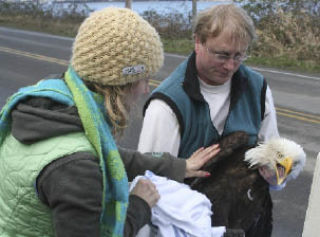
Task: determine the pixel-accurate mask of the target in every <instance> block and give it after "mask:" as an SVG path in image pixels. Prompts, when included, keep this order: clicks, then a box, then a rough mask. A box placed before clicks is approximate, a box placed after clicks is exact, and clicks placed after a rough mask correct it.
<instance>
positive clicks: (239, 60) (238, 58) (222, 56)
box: [203, 44, 250, 63]
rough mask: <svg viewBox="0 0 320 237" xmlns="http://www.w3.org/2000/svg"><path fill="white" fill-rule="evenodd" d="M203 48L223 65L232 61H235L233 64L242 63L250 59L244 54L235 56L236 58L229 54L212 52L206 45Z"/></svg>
mask: <svg viewBox="0 0 320 237" xmlns="http://www.w3.org/2000/svg"><path fill="white" fill-rule="evenodd" d="M203 46H204V47H205V48H206V50H207V53H208V54H210V55H212V56H214V59H215V60H217V61H220V62H221V63H226V62H227V61H229V60H230V59H233V62H236V63H242V62H243V61H245V60H247V59H248V58H249V57H250V56H249V55H247V54H246V53H244V54H240V53H239V54H238V55H235V56H234V57H232V56H231V55H228V53H220V52H216V51H212V50H211V49H209V48H208V47H207V46H206V45H204V44H203Z"/></svg>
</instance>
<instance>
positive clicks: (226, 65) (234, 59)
mask: <svg viewBox="0 0 320 237" xmlns="http://www.w3.org/2000/svg"><path fill="white" fill-rule="evenodd" d="M247 48H248V43H247V42H244V41H240V40H237V39H235V38H234V37H232V36H231V35H230V34H229V33H227V32H225V31H224V32H222V33H221V34H220V35H219V36H218V37H215V38H208V39H207V40H206V42H205V43H201V41H200V39H199V38H198V37H197V36H196V38H195V52H196V67H197V70H198V76H199V77H200V79H201V80H203V81H204V82H206V83H207V84H210V85H222V84H224V83H225V82H227V81H228V80H230V79H231V78H232V76H233V74H234V73H235V72H236V71H237V70H238V68H239V66H240V64H241V61H242V60H243V59H244V58H245V55H246V50H247Z"/></svg>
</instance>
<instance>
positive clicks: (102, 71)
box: [71, 7, 164, 86]
mask: <svg viewBox="0 0 320 237" xmlns="http://www.w3.org/2000/svg"><path fill="white" fill-rule="evenodd" d="M163 59H164V58H163V48H162V43H161V41H160V38H159V35H158V33H157V32H156V30H155V29H154V28H153V27H152V26H151V25H150V24H149V23H148V22H147V21H146V20H144V19H143V18H142V17H140V16H139V15H138V14H137V13H134V12H133V11H131V10H129V9H126V8H115V7H109V8H105V9H103V10H100V11H96V12H94V13H92V14H91V15H90V16H89V17H88V18H87V19H86V20H85V21H84V22H83V23H82V24H81V26H80V28H79V31H78V34H77V36H76V38H75V41H74V43H73V53H72V58H71V65H72V67H73V68H74V70H75V71H76V72H77V73H78V75H79V76H80V77H81V78H82V79H83V80H84V81H89V82H94V83H97V84H100V85H105V86H106V85H112V86H113V85H125V84H127V83H130V82H135V81H138V80H141V79H148V78H150V77H152V76H154V75H155V74H156V73H157V72H158V70H159V69H160V67H161V66H162V64H163Z"/></svg>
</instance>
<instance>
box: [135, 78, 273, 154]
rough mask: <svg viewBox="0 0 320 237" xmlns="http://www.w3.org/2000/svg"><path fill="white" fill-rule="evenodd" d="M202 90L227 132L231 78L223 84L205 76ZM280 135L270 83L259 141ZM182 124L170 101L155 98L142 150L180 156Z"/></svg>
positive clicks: (142, 135) (220, 128) (215, 120)
mask: <svg viewBox="0 0 320 237" xmlns="http://www.w3.org/2000/svg"><path fill="white" fill-rule="evenodd" d="M199 82H200V91H201V94H202V95H203V97H204V99H205V100H206V102H207V103H208V105H209V108H210V117H211V121H212V123H213V125H214V126H215V127H216V129H217V131H218V133H219V134H220V135H221V134H222V132H223V128H224V124H225V121H226V118H227V115H228V111H229V107H230V92H231V81H230V80H229V81H228V82H227V83H225V84H223V85H219V86H212V85H208V84H206V83H205V82H203V81H202V80H199ZM272 137H279V132H278V128H277V119H276V111H275V107H274V103H273V98H272V93H271V90H270V88H269V86H268V87H267V90H266V100H265V114H264V119H263V121H262V124H261V128H260V131H259V134H258V141H259V142H263V141H266V140H268V139H270V138H272ZM180 141H181V136H180V126H179V123H178V120H177V117H176V115H175V113H174V112H173V111H172V109H171V108H170V107H169V105H168V104H167V103H165V102H164V101H162V100H159V99H154V100H152V101H151V102H150V104H149V106H148V108H147V109H146V111H145V116H144V120H143V125H142V130H141V133H140V139H139V144H138V150H139V151H140V152H151V151H152V152H169V153H171V154H172V155H175V156H177V155H178V152H179V147H180Z"/></svg>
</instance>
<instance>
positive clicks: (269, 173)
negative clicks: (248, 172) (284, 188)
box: [259, 166, 278, 186]
mask: <svg viewBox="0 0 320 237" xmlns="http://www.w3.org/2000/svg"><path fill="white" fill-rule="evenodd" d="M259 173H260V175H261V176H262V177H263V178H264V180H265V181H267V182H268V183H269V184H271V185H273V186H275V185H278V183H277V175H276V172H275V170H271V169H270V168H269V167H267V166H261V167H259Z"/></svg>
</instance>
